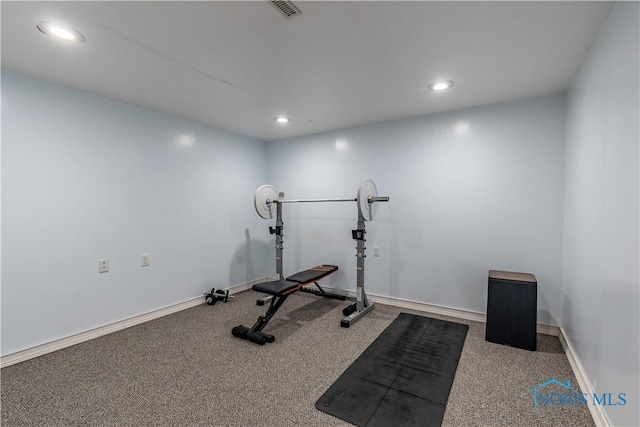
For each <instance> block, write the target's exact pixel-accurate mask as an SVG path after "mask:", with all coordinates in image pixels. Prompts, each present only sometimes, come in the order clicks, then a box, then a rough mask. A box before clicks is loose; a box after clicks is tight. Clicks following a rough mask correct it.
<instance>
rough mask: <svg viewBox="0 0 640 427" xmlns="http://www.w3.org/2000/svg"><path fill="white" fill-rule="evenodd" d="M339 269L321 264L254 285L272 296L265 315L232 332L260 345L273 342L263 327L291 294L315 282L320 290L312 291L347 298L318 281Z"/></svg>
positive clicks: (259, 290)
mask: <svg viewBox="0 0 640 427" xmlns="http://www.w3.org/2000/svg"><path fill="white" fill-rule="evenodd" d="M337 270H338V267H337V266H335V265H319V266H317V267H313V268H310V269H309V270H305V271H301V272H299V273H296V274H294V275H292V276H289V277H287V278H286V279H285V280H283V279H280V280H273V281H270V282H264V283H257V284H255V285H253V286H252V288H251V289H253V290H254V291H256V292H262V293H264V294H268V295H270V296H271V302H270V304H269V308H268V309H267V312H266V313H265V315H264V316H260V317H258V321H257V322H256V323H255V324H254V325H253V326H252V327H251V328H247V327H246V326H243V325H238V326H235V327H234V328H233V329H231V333H232V334H233V336H234V337H238V338H242V339H246V340H249V341H251V342H253V343H256V344H260V345H264V344H265V343H267V342H270V343H271V342H273V341H274V340H275V337H274V336H273V335H269V334H265V333H264V332H262V329H264V327H265V326H267V323H269V320H271V318H272V317H273V316H274V314H276V312H277V311H278V309H279V308H280V307H281V306H282V304H284V302H285V301H286V299H287V297H288V296H289V295H291V294H293V293H294V292H297V291H301V290H302V291H307V290H305V289H303V288H304V286H307V285H309V284H311V283H314V284H315V285H316V286H317V287H318V288H319V289H320V292H318V291H311V293H314V294H317V295H323V296H328V295H332V296H330V297H331V298H339V299H346V297H342V296H339V295H333V294H328V293H326V292H324V290H323V289H322V288H321V287H320V285H318V283H317V282H318V281H319V280H321V279H324V278H325V277H327V276H328V275H330V274H331V273H333V272H335V271H337ZM324 294H326V295H324Z"/></svg>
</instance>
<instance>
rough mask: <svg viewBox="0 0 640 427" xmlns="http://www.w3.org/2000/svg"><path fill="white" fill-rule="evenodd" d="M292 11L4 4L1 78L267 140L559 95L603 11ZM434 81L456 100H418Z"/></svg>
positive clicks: (418, 6)
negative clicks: (68, 31)
mask: <svg viewBox="0 0 640 427" xmlns="http://www.w3.org/2000/svg"><path fill="white" fill-rule="evenodd" d="M295 4H296V5H297V6H298V7H299V8H300V10H301V11H302V14H301V15H300V16H297V17H295V18H293V19H289V20H287V19H285V18H284V17H283V16H282V15H280V12H278V11H277V10H276V9H275V8H274V7H273V6H272V5H271V4H270V3H269V2H267V1H234V2H205V1H202V2H180V1H176V2H157V1H148V2H126V1H122V2H117V1H107V2H100V1H86V2H82V1H81V2H7V1H2V3H1V7H2V66H3V68H6V69H10V70H14V71H18V72H21V73H24V74H28V75H31V76H35V77H38V78H42V79H46V80H49V81H52V82H55V83H59V84H63V85H66V86H71V87H74V88H78V89H82V90H85V91H88V92H92V93H95V94H98V95H102V96H105V97H108V98H112V99H116V100H120V101H124V102H127V103H130V104H135V105H139V106H142V107H147V108H151V109H154V110H158V111H162V112H165V113H169V114H172V115H174V116H178V117H182V118H185V119H190V120H193V121H196V122H201V123H206V124H209V125H212V126H215V127H218V128H221V129H226V130H229V131H232V132H235V133H238V134H241V135H246V136H250V137H253V138H258V139H260V140H265V141H270V140H275V139H281V138H287V137H293V136H299V135H307V134H312V133H317V132H323V131H329V130H336V129H343V128H349V127H354V126H361V125H366V124H372V123H380V122H385V121H390V120H395V119H400V118H407V117H415V116H420V115H424V114H429V113H434V112H441V111H449V110H455V109H460V108H465V107H471V106H477V105H484V104H492V103H496V102H501V101H507V100H513V99H522V98H528V97H534V96H540V95H544V94H550V93H557V92H563V91H565V90H566V89H567V88H568V85H569V84H570V82H571V80H572V78H573V77H574V75H575V74H576V72H577V70H578V68H579V66H580V63H581V61H582V59H583V57H584V55H585V53H586V51H587V49H588V48H589V46H590V45H591V43H592V42H593V40H594V39H595V37H596V35H597V32H598V30H599V29H600V26H601V25H602V23H603V21H604V20H605V19H606V17H607V15H608V13H609V11H610V9H611V6H612V3H611V2H577V1H570V2H479V1H478V2H419V1H417V2H394V1H390V2H368V1H355V2H338V1H336V2H328V1H327V2H307V1H296V2H295ZM43 20H52V21H61V22H64V23H67V24H69V25H71V26H73V27H74V28H76V29H77V30H79V31H80V32H82V33H83V34H84V35H85V36H86V42H85V43H83V44H78V45H68V44H65V43H61V42H58V41H56V40H53V39H52V38H50V37H48V36H45V35H44V34H42V33H41V32H39V31H38V30H37V29H36V24H37V23H38V22H40V21H43ZM440 78H445V79H450V80H454V81H455V82H456V84H455V87H454V88H453V89H452V90H450V91H449V92H447V93H434V92H430V91H428V90H427V89H426V88H427V85H428V84H429V83H430V82H431V81H433V80H435V79H440ZM278 114H284V115H287V116H289V117H291V118H292V119H293V121H292V122H291V123H289V124H288V125H284V126H283V125H278V124H277V123H275V122H274V121H273V118H274V116H276V115H278Z"/></svg>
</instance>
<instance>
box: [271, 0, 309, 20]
mask: <svg viewBox="0 0 640 427" xmlns="http://www.w3.org/2000/svg"><path fill="white" fill-rule="evenodd" d="M269 3H271V4H272V5H273V7H275V8H276V9H278V10H279V11H280V13H282V14H283V15H284V16H285V18H287V19H291V18H293V17H295V16H298V15H300V14H301V13H302V12H300V9H298V8H297V7H296V5H295V4H293V3H292V2H290V1H286V0H285V1H273V0H272V1H270V2H269Z"/></svg>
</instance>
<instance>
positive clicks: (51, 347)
mask: <svg viewBox="0 0 640 427" xmlns="http://www.w3.org/2000/svg"><path fill="white" fill-rule="evenodd" d="M266 279H267V278H266V277H265V278H261V279H258V280H254V281H252V282H248V283H242V284H240V285H235V286H231V287H230V288H229V293H230V294H236V293H238V292H242V291H245V290H247V289H251V286H253V285H254V284H256V283H261V282H264V281H265V280H266ZM200 304H204V293H203V295H202V296H199V297H195V298H190V299H188V300H186V301H183V302H180V303H177V304H172V305H169V306H167V307H164V308H160V309H157V310H153V311H150V312H148V313H144V314H141V315H138V316H133V317H130V318H128V319H124V320H120V321H118V322H114V323H110V324H108V325H104V326H101V327H98V328H95V329H91V330H88V331H85V332H80V333H78V334H74V335H70V336H68V337H65V338H61V339H58V340H55V341H51V342H48V343H45V344H41V345H37V346H35V347H30V348H27V349H25V350H20V351H17V352H15V353H11V354H7V355H3V356H1V357H0V368H5V367H7V366H11V365H15V364H16V363H20V362H24V361H26V360H29V359H33V358H35V357H38V356H43V355H45V354H48V353H53V352H54V351H58V350H62V349H63V348H66V347H71V346H72V345H76V344H80V343H82V342H85V341H89V340H92V339H94V338H98V337H101V336H103V335H107V334H111V333H113V332H117V331H120V330H122V329H126V328H130V327H132V326H136V325H139V324H141V323H144V322H148V321H150V320H154V319H157V318H160V317H163V316H167V315H169V314H173V313H177V312H178V311H182V310H186V309H188V308H191V307H195V306H197V305H200Z"/></svg>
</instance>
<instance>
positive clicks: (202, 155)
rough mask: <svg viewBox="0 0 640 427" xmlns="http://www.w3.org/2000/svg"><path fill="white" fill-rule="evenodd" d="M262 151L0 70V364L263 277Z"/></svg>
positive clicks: (188, 125) (242, 141)
mask: <svg viewBox="0 0 640 427" xmlns="http://www.w3.org/2000/svg"><path fill="white" fill-rule="evenodd" d="M265 150H266V148H265V144H264V142H261V141H256V140H252V139H248V138H244V137H240V136H237V135H233V134H230V133H227V132H223V131H220V130H216V129H213V128H210V127H207V126H203V125H199V124H195V123H192V122H188V121H185V120H180V119H177V118H175V117H171V116H167V115H165V114H160V113H157V112H153V111H149V110H145V109H141V108H137V107H133V106H131V105H127V104H123V103H119V102H115V101H111V100H108V99H104V98H100V97H97V96H94V95H90V94H87V93H84V92H80V91H77V90H73V89H69V88H66V87H62V86H58V85H54V84H51V83H47V82H44V81H41V80H36V79H32V78H29V77H26V76H24V75H20V74H15V73H12V72H8V71H3V74H2V252H3V257H2V264H3V265H2V267H3V268H2V354H9V353H12V352H14V351H18V350H22V349H25V348H28V347H32V346H34V345H38V344H42V343H45V342H50V341H52V340H55V339H58V338H63V337H66V336H69V335H71V334H74V333H78V332H83V331H86V330H89V329H92V328H95V327H99V326H103V325H105V324H109V323H112V322H115V321H118V320H122V319H126V318H129V317H132V316H135V315H138V314H142V313H145V312H149V311H151V310H154V309H158V308H162V307H166V306H168V305H171V304H174V303H179V302H182V301H185V300H188V299H190V298H194V297H197V296H198V295H202V293H204V292H205V291H206V290H208V289H211V288H212V287H216V288H226V287H228V286H229V285H235V284H240V283H245V282H247V281H250V280H253V279H257V278H259V277H261V276H264V274H265V270H266V265H267V264H266V262H265V255H266V248H265V244H266V242H267V241H268V235H267V233H266V232H265V230H264V228H263V227H258V226H261V225H263V224H262V223H260V222H259V220H258V218H257V216H256V215H255V212H254V209H253V204H252V195H253V192H254V191H255V188H256V187H257V186H258V185H260V184H261V183H263V182H264V181H265V178H266V166H265V164H264V159H265V156H266V151H265ZM143 252H147V253H149V254H150V260H151V265H150V266H149V267H145V268H142V267H140V262H139V256H140V254H141V253H143ZM99 258H109V259H110V264H111V269H110V272H108V273H103V274H98V270H97V268H98V259H99ZM203 327H206V325H203Z"/></svg>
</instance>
